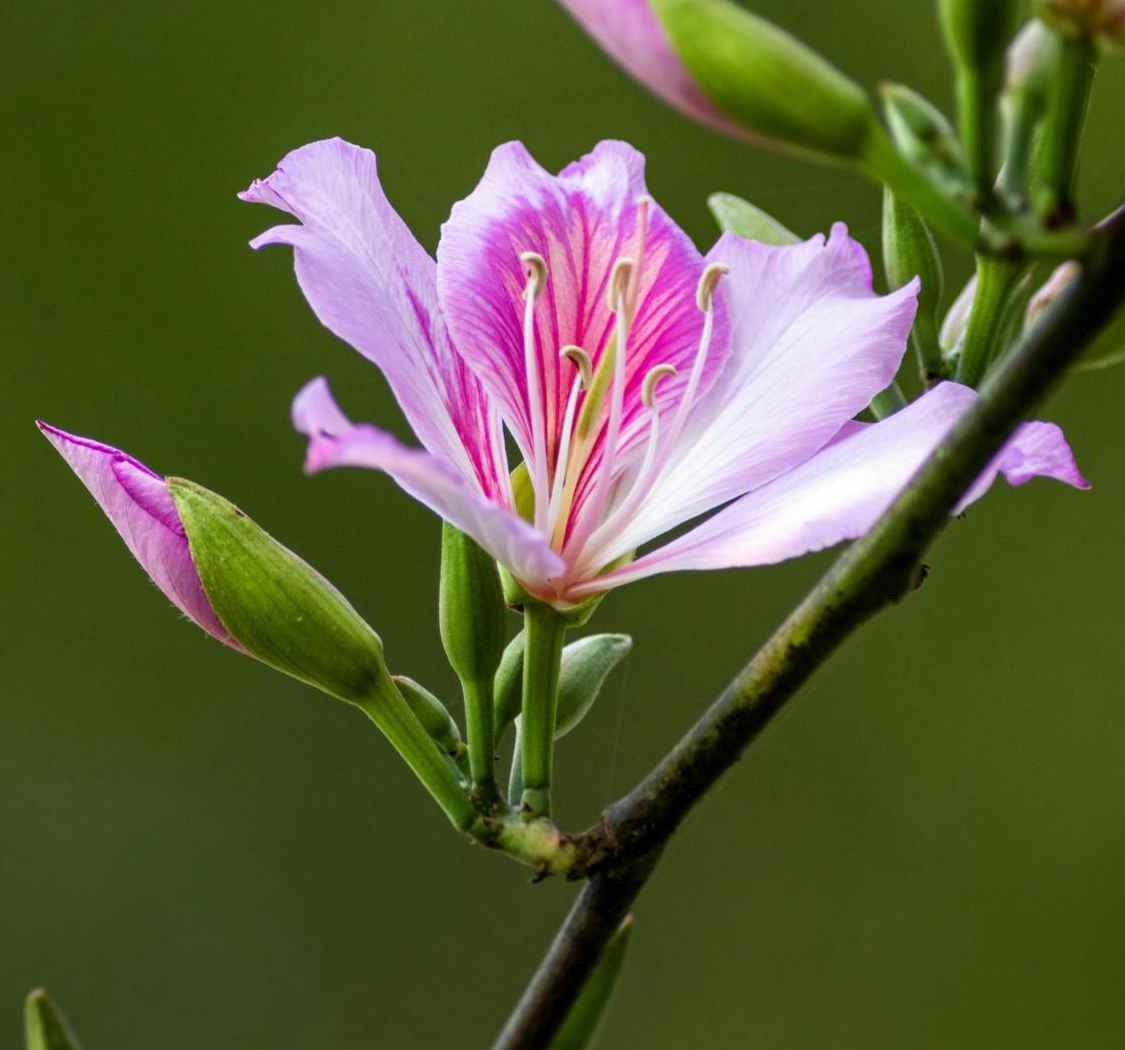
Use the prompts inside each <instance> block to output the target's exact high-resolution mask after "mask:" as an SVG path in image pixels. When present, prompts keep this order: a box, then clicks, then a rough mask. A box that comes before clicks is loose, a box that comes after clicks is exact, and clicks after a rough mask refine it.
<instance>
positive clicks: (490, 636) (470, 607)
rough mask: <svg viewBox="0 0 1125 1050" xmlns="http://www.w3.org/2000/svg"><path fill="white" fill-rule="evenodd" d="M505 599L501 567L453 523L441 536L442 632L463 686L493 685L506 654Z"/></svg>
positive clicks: (444, 643) (439, 621)
mask: <svg viewBox="0 0 1125 1050" xmlns="http://www.w3.org/2000/svg"><path fill="white" fill-rule="evenodd" d="M505 614H506V607H505V604H504V595H503V592H502V591H501V589H500V574H499V572H498V571H497V568H496V562H495V561H494V560H493V559H492V558H491V557H490V556H489V555H488V554H486V553H485V552H484V551H483V550H481V548H480V547H479V546H478V545H477V544H476V543H475V542H474V541H473V540H471V539H469V537H468V536H466V535H465V534H464V533H463V532H461V531H460V530H459V529H457V528H455V527H454V526H452V525H450V524H449V523H448V522H447V523H445V524H444V525H443V527H442V533H441V583H440V592H439V609H438V626H439V628H440V630H441V641H442V645H443V646H444V647H445V654H446V656H447V657H448V658H449V665H450V666H451V667H452V668H453V670H454V671H455V672H456V673H457V677H458V678H460V679H461V681H462V682H491V681H492V676H493V675H494V674H495V673H496V668H497V666H498V665H499V663H500V655H501V653H502V652H503V651H504V635H505V630H504V628H505Z"/></svg>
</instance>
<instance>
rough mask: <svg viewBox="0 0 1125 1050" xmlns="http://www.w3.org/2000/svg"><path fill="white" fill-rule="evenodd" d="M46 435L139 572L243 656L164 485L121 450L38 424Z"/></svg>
mask: <svg viewBox="0 0 1125 1050" xmlns="http://www.w3.org/2000/svg"><path fill="white" fill-rule="evenodd" d="M38 426H39V429H40V430H41V431H42V432H43V435H44V436H45V437H46V438H47V440H48V441H50V442H51V444H52V445H54V446H55V448H56V449H57V450H58V452H59V455H61V456H62V458H63V459H65V460H66V462H67V464H68V465H69V466H70V468H71V470H73V471H74V473H75V474H77V475H78V477H79V479H80V480H81V481H82V483H83V484H84V485H85V486H86V488H88V489H89V490H90V495H92V496H93V497H94V499H95V500H97V502H98V506H100V507H101V508H102V510H103V511H105V514H106V517H108V518H109V520H110V521H111V522H112V523H113V527H114V528H115V529H117V531H118V533H120V535H121V538H122V539H123V540H124V541H125V546H127V547H128V548H129V550H130V552H131V553H132V555H133V557H134V558H136V559H137V561H139V562H140V563H141V568H143V569H144V570H145V572H147V573H148V574H149V576H150V577H152V582H153V583H155V584H156V586H157V587H159V588H160V589H161V590H162V591H163V592H164V595H165V597H167V598H168V600H169V601H171V602H172V604H173V605H175V606H176V607H177V608H178V609H179V610H180V611H181V612H182V613H184V615H186V616H188V617H189V618H190V619H192V620H194V621H195V622H196V623H197V624H198V625H199V626H200V627H202V628H203V630H205V631H206V632H207V633H208V634H209V635H211V636H212V637H213V638H217V639H218V640H219V641H220V642H222V643H223V644H224V645H229V646H230V647H231V648H232V649H237V650H238V651H239V652H243V651H244V650H243V648H242V646H241V645H239V644H238V642H236V641H235V640H234V638H232V637H231V636H230V634H229V633H228V632H227V629H226V628H225V627H224V626H223V625H222V623H220V621H219V617H218V616H217V615H216V613H215V610H214V609H213V608H212V607H211V602H210V601H209V600H208V598H207V595H206V594H205V593H204V590H203V584H202V583H201V582H200V579H199V573H198V572H197V571H196V568H195V563H194V562H193V561H192V557H191V551H190V550H189V549H188V540H187V535H186V533H185V532H184V527H183V524H182V523H181V522H180V516H179V513H178V512H177V510H176V503H175V500H173V499H172V494H171V493H170V492H169V491H168V487H167V485H166V484H165V483H164V479H163V478H162V477H161V476H160V475H159V474H156V473H154V472H153V471H151V470H149V468H148V467H146V466H145V465H144V464H143V463H140V462H138V461H137V460H135V459H133V457H132V456H130V455H127V454H126V453H124V452H121V451H119V450H118V449H115V448H111V447H110V446H109V445H103V444H101V443H100V442H97V441H91V440H90V439H89V438H84V437H78V436H76V435H74V434H68V433H67V432H66V431H65V430H59V429H58V428H57V427H53V426H50V425H49V424H47V423H43V422H39V424H38Z"/></svg>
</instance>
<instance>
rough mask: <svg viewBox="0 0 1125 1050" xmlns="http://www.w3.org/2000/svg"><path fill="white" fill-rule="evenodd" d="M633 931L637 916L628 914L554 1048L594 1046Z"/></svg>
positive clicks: (586, 1049)
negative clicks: (634, 917) (634, 919)
mask: <svg viewBox="0 0 1125 1050" xmlns="http://www.w3.org/2000/svg"><path fill="white" fill-rule="evenodd" d="M632 934H633V917H632V916H631V915H628V916H626V917H625V921H624V922H622V923H621V925H620V926H619V927H618V929H617V932H616V933H615V934H614V935H613V937H612V938H611V939H610V941H609V943H608V944H607V945H606V946H605V948H604V949H602V955H601V958H600V959H599V960H598V962H597V964H596V965H595V966H594V969H593V972H592V973H591V974H590V976H589V977H588V978H587V979H586V985H585V987H584V988H583V989H582V991H581V992H580V993H579V995H578V999H577V1000H576V1001H575V1003H574V1005H573V1006H572V1007H571V1008H570V1012H569V1013H568V1014H567V1015H566V1020H565V1021H564V1022H563V1026H562V1028H560V1029H559V1031H558V1034H557V1035H556V1036H555V1038H554V1039H553V1040H551V1046H550V1050H593V1047H594V1046H595V1045H596V1043H597V1039H598V1035H599V1033H600V1031H601V1028H602V1023H603V1022H604V1021H605V1018H606V1014H607V1012H608V1007H609V1003H610V1000H611V999H612V997H613V992H614V989H615V988H616V987H617V979H618V977H619V976H620V975H621V970H622V967H623V966H624V965H625V955H626V952H627V951H628V948H629V939H630V937H631V936H632Z"/></svg>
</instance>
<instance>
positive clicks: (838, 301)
mask: <svg viewBox="0 0 1125 1050" xmlns="http://www.w3.org/2000/svg"><path fill="white" fill-rule="evenodd" d="M241 196H242V198H243V199H244V200H248V201H256V202H260V203H265V204H270V205H273V206H274V207H277V208H281V209H283V210H285V211H288V212H289V213H291V214H292V215H294V216H295V217H296V218H297V219H299V220H300V225H285V226H276V227H274V228H273V229H270V230H268V231H267V232H266V233H264V234H262V235H261V236H260V237H258V238H257V239H256V240H254V241H253V242H252V244H253V246H254V247H256V248H257V247H262V246H264V245H267V244H289V245H291V246H292V247H293V248H294V249H295V253H294V254H295V264H296V272H297V280H298V282H299V283H300V285H301V288H302V290H303V291H304V293H305V295H306V297H307V298H308V300H309V303H310V305H311V306H312V308H313V309H314V311H316V313H317V315H318V317H319V318H320V319H321V321H322V322H323V323H324V324H325V325H326V326H327V327H328V328H330V329H331V330H332V331H333V332H334V333H336V334H337V335H338V336H340V337H341V338H343V339H345V340H346V341H348V342H349V343H351V344H352V345H353V346H355V347H356V348H357V349H358V350H359V351H360V352H361V353H363V354H364V355H365V356H366V357H368V358H369V359H370V360H371V361H373V362H374V363H375V364H377V365H378V366H379V367H380V368H381V369H382V371H383V373H384V374H385V375H386V377H387V379H388V381H389V382H390V385H391V388H392V390H393V391H394V393H395V396H396V397H397V398H398V401H399V403H400V404H401V406H402V408H403V411H404V412H405V414H406V416H407V419H408V420H409V422H410V424H411V426H412V427H413V429H414V432H415V434H416V435H417V437H418V439H419V441H420V442H421V444H422V446H423V447H422V448H421V449H418V448H408V447H406V446H404V445H402V444H401V443H400V442H398V441H397V440H396V439H395V438H393V437H392V436H391V435H389V434H387V433H386V432H384V431H382V430H379V429H377V428H375V427H374V426H371V425H369V424H353V423H351V422H349V420H348V419H347V418H346V417H345V416H344V414H343V413H342V412H341V411H340V409H339V408H338V407H337V406H336V404H335V403H334V401H333V400H332V397H331V395H330V393H329V391H328V387H327V384H326V383H325V381H324V380H323V379H316V380H313V381H312V382H311V383H309V384H308V385H307V386H306V387H305V388H304V389H303V390H302V391H301V392H300V393H299V394H298V396H297V398H296V400H295V402H294V405H293V418H294V422H295V424H296V426H297V428H298V429H299V430H300V431H302V432H303V433H305V434H307V435H308V436H309V438H310V444H309V450H308V460H307V469H308V470H310V471H318V470H322V469H325V468H327V467H333V466H343V465H350V466H362V467H373V468H377V469H380V470H383V471H386V472H387V473H388V474H390V475H391V476H392V477H393V478H394V479H395V480H396V481H397V482H398V483H399V485H401V486H402V487H403V488H404V489H405V490H406V491H407V492H408V493H410V494H411V495H412V496H414V497H415V498H416V499H418V500H420V501H421V502H423V503H425V504H426V505H427V506H429V507H430V508H431V509H433V510H434V511H435V512H436V513H438V514H439V515H441V516H442V517H443V518H445V519H446V520H448V521H450V522H451V523H452V524H454V525H456V526H457V527H458V528H460V529H462V530H463V531H464V532H466V533H468V534H469V535H470V536H472V537H473V538H474V539H475V540H476V541H477V542H478V543H479V544H480V545H481V546H482V547H484V548H485V549H486V550H487V551H489V552H490V553H491V554H492V555H493V556H494V557H495V558H496V559H497V561H499V562H500V563H501V564H502V565H504V566H505V567H507V568H508V569H509V570H510V572H511V573H512V574H513V575H514V576H515V577H516V578H517V579H518V580H519V581H520V582H521V584H522V585H523V586H524V588H525V589H526V590H527V591H529V592H530V593H531V594H533V595H535V596H537V597H539V598H541V599H543V600H545V601H549V602H551V603H554V604H556V605H560V606H565V605H567V604H569V603H575V602H578V601H581V600H583V599H584V598H586V597H588V596H591V595H595V594H598V593H600V592H602V591H605V590H608V589H610V588H612V587H616V586H619V585H620V584H622V583H625V582H627V581H630V580H634V579H638V578H640V577H643V576H648V575H651V574H653V573H657V572H667V571H671V570H673V569H703V568H707V569H714V568H722V567H728V566H750V565H761V564H766V563H770V562H777V561H781V560H783V559H785V558H791V557H795V556H797V555H800V554H804V553H806V552H808V551H813V550H818V549H820V548H823V547H826V546H829V545H832V544H835V543H838V542H840V541H841V540H845V539H849V538H853V537H856V536H859V535H861V534H862V533H863V532H864V531H866V530H867V529H868V528H869V527H870V526H871V524H872V523H873V522H874V521H875V519H876V518H877V517H878V515H879V514H880V513H881V512H882V511H883V509H884V508H885V507H887V506H888V505H889V503H890V502H891V500H892V499H893V498H894V496H895V495H896V493H897V492H898V491H899V490H900V489H901V488H902V486H903V485H904V484H905V482H906V481H907V480H908V479H909V478H910V476H911V474H912V473H913V472H914V470H915V469H916V468H917V466H918V465H919V464H920V463H921V461H922V460H923V459H924V458H925V457H926V455H927V454H928V453H929V452H930V451H932V450H933V449H934V448H935V447H936V445H937V444H938V443H939V442H940V440H941V438H942V437H943V436H944V434H945V433H946V432H947V431H948V429H949V428H950V426H951V425H952V424H953V422H954V421H955V420H956V419H957V418H958V416H960V415H961V413H962V412H964V410H965V409H966V408H967V407H968V406H969V405H970V404H972V402H973V399H974V398H975V396H976V395H975V394H974V392H973V391H972V390H970V389H968V388H966V387H961V386H958V385H956V384H952V383H946V384H943V385H942V386H940V387H937V388H935V389H934V390H932V391H931V392H930V393H928V394H927V395H925V396H924V397H922V398H921V399H920V400H919V401H917V402H915V403H914V404H913V405H911V406H909V407H908V408H906V409H904V410H903V411H902V412H900V413H898V414H897V415H895V416H893V417H891V418H890V419H888V420H886V421H884V422H882V423H878V424H874V425H870V426H864V425H862V424H858V423H854V422H852V420H853V417H854V416H856V415H857V414H858V413H859V412H861V411H862V410H863V409H864V408H865V406H866V405H867V404H868V402H869V401H870V400H871V398H872V396H873V395H874V394H876V393H877V392H878V391H880V390H882V389H883V388H884V387H885V386H886V385H887V384H888V383H889V382H890V381H891V379H892V378H893V377H894V375H895V372H896V370H897V368H898V365H899V362H900V360H901V358H902V355H903V352H904V349H905V346H906V338H907V334H908V333H909V331H910V327H911V323H912V321H913V318H914V311H915V306H916V302H915V300H916V295H917V282H914V283H912V284H911V285H908V286H907V287H906V288H903V289H901V290H900V291H898V292H895V293H893V294H892V295H888V296H878V295H876V294H875V293H874V292H873V290H872V285H871V271H870V267H869V264H868V261H867V257H866V255H865V253H864V252H863V249H862V248H861V247H860V246H859V245H858V244H857V243H856V242H855V241H853V240H851V239H850V238H849V236H848V234H847V231H846V229H845V228H844V227H843V226H839V225H838V226H836V227H834V228H833V230H832V234H831V236H830V237H829V238H827V239H825V238H823V237H814V238H812V239H811V240H809V241H807V242H805V243H803V244H798V245H794V246H791V247H770V246H766V245H762V244H758V243H755V242H751V241H746V240H742V239H740V238H738V237H736V236H733V235H731V234H727V235H724V236H723V237H722V238H720V240H719V241H718V243H717V244H716V245H715V246H714V247H713V248H712V249H711V251H710V252H709V253H708V255H707V256H706V257H704V256H701V255H700V254H699V253H698V252H697V250H696V249H695V247H694V246H693V245H692V243H691V242H690V240H689V239H688V238H687V237H686V236H685V234H684V233H683V232H682V231H681V230H680V229H679V228H678V227H677V226H676V225H675V223H673V222H672V220H671V219H670V218H669V217H668V216H667V214H666V213H665V212H664V211H663V210H662V209H661V208H660V207H659V206H658V205H657V204H656V203H655V202H654V201H653V200H652V199H651V197H649V195H648V193H647V192H646V189H645V184H644V162H643V158H642V157H641V156H640V155H639V154H638V153H637V152H636V151H635V150H633V149H632V148H631V147H629V146H627V145H625V144H624V143H620V142H603V143H601V144H600V145H598V146H597V147H596V148H595V149H594V151H593V152H592V153H590V154H589V155H587V156H586V157H583V158H582V159H581V160H579V161H578V162H576V163H574V164H572V165H570V166H569V167H567V168H565V169H564V170H563V171H562V172H561V173H560V174H559V175H558V176H553V175H550V174H549V173H548V172H546V171H544V170H543V169H542V168H541V167H540V166H539V165H538V164H536V163H535V161H534V160H533V159H532V158H531V156H530V155H529V154H528V153H527V151H526V150H525V149H524V147H523V146H522V145H520V144H518V143H510V144H508V145H505V146H501V147H499V148H498V149H497V150H496V151H495V152H494V153H493V155H492V159H491V161H490V163H489V165H488V168H487V170H486V171H485V174H484V177H483V178H482V179H481V181H480V183H479V185H478V186H477V188H476V189H475V190H474V191H473V192H472V193H471V194H470V195H469V197H468V198H466V199H465V200H464V201H462V202H460V203H459V204H457V205H456V206H455V207H454V208H453V212H452V214H451V216H450V218H449V221H448V222H447V223H446V224H445V225H444V226H443V228H442V234H441V243H440V245H439V247H438V252H437V261H436V263H435V261H434V260H433V259H431V258H430V257H429V256H428V255H427V253H426V252H425V251H424V250H423V249H422V248H421V246H420V245H419V244H418V243H417V241H416V240H415V239H414V237H413V236H412V235H411V234H410V232H409V230H408V229H407V228H406V226H405V225H404V223H403V222H402V220H401V219H400V218H399V217H398V215H397V214H396V213H395V212H394V210H393V209H392V208H391V206H390V204H389V203H388V201H387V199H386V197H385V196H384V194H383V191H382V188H381V187H380V185H379V180H378V175H377V172H376V163H375V157H374V155H373V154H372V153H370V152H369V151H367V150H362V149H359V148H358V147H355V146H352V145H349V144H348V143H346V142H343V141H341V140H339V139H333V140H329V141H324V142H316V143H312V144H311V145H308V146H305V147H302V148H301V149H298V150H296V151H294V152H293V153H290V154H289V155H288V156H286V157H285V158H284V159H283V160H282V162H281V163H280V165H279V166H278V169H277V171H275V172H274V173H273V174H272V175H271V176H270V177H269V178H267V179H265V180H263V181H258V182H255V183H253V184H252V185H251V186H250V188H249V189H248V190H247V191H246V192H245V193H243V194H242V195H241ZM505 428H506V429H507V431H508V433H509V434H510V435H511V438H512V440H513V442H514V444H515V446H516V447H517V448H518V450H519V454H520V456H521V458H522V460H523V466H524V467H525V468H526V474H524V471H523V470H522V469H521V470H518V471H517V472H515V473H514V474H510V471H509V464H508V458H507V453H506V445H505ZM997 473H1003V474H1005V475H1006V476H1007V478H1008V480H1009V481H1010V482H1012V483H1013V484H1022V483H1023V482H1025V481H1027V480H1029V479H1030V478H1031V477H1033V476H1036V475H1039V474H1043V475H1047V476H1051V477H1055V478H1058V479H1060V480H1062V481H1065V482H1067V483H1068V484H1071V485H1074V486H1076V487H1085V486H1086V482H1085V480H1084V479H1083V478H1082V476H1081V474H1080V473H1079V472H1078V469H1077V467H1076V465H1075V463H1074V458H1073V456H1072V455H1071V452H1070V449H1069V447H1068V446H1067V443H1066V441H1065V439H1064V438H1063V435H1062V433H1061V431H1059V429H1058V428H1057V427H1055V426H1053V425H1051V424H1047V423H1030V424H1027V425H1025V426H1024V427H1022V428H1021V429H1020V430H1019V431H1018V432H1017V434H1016V435H1015V437H1014V438H1013V439H1012V441H1011V442H1010V443H1009V444H1008V446H1007V447H1006V448H1005V450H1004V451H1003V452H1002V453H1001V454H1000V455H999V456H998V457H997V458H996V460H995V461H994V462H993V464H992V466H991V467H990V468H989V470H988V471H986V473H985V474H984V475H983V476H982V478H981V479H980V481H979V482H978V483H977V484H976V485H975V486H974V488H973V490H972V491H971V492H970V493H969V494H968V495H967V496H966V499H965V501H964V502H965V503H968V502H971V500H973V499H976V498H978V497H979V496H980V495H981V494H983V492H984V490H985V489H986V488H987V487H988V485H989V484H990V483H991V481H992V480H993V479H994V478H995V476H996V475H997ZM719 508H722V509H721V510H718V509H719ZM716 510H718V513H717V514H714V516H713V517H711V518H710V519H709V520H707V521H705V522H704V523H703V524H701V525H697V526H696V527H695V528H693V529H691V530H689V531H688V532H687V533H686V534H684V535H683V536H681V537H680V538H679V539H676V540H674V541H672V542H671V543H669V544H667V545H665V546H663V547H657V548H656V549H654V550H647V553H644V554H643V555H642V556H641V557H639V558H636V560H631V559H632V558H633V557H634V554H635V552H636V551H637V550H638V549H642V548H645V549H647V547H648V545H649V544H650V543H651V542H652V541H653V540H655V539H657V538H658V537H660V536H661V535H663V534H664V533H667V532H668V531H670V530H672V529H675V528H676V527H677V526H680V525H683V524H685V523H687V522H689V521H691V520H693V519H695V518H698V517H699V516H701V515H705V514H708V513H710V512H714V511H716Z"/></svg>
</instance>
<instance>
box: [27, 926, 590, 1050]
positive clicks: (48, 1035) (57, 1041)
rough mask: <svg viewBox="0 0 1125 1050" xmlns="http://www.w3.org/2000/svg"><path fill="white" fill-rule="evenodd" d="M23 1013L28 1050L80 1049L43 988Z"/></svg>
mask: <svg viewBox="0 0 1125 1050" xmlns="http://www.w3.org/2000/svg"><path fill="white" fill-rule="evenodd" d="M611 943H612V942H611ZM23 1015H24V1046H25V1047H26V1050H79V1048H78V1040H77V1039H76V1038H75V1036H74V1033H73V1032H71V1030H70V1027H69V1025H67V1023H66V1018H64V1017H63V1015H62V1014H61V1013H60V1012H59V1010H58V1008H57V1007H56V1006H55V1005H54V1003H52V1002H51V1000H50V999H48V998H47V993H46V992H45V991H43V989H41V988H39V989H36V990H35V991H34V992H32V993H31V994H30V995H29V996H28V997H27V1001H26V1002H25V1003H24V1014H23Z"/></svg>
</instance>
